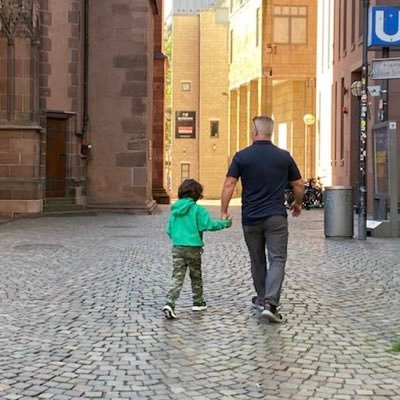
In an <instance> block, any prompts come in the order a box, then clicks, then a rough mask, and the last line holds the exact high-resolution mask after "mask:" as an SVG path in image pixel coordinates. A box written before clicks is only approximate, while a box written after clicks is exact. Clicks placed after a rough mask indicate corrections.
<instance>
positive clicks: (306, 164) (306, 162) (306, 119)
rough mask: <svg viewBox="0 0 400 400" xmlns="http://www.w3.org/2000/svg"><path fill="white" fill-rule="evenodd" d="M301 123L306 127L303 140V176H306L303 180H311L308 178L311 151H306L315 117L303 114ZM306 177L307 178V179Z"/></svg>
mask: <svg viewBox="0 0 400 400" xmlns="http://www.w3.org/2000/svg"><path fill="white" fill-rule="evenodd" d="M303 122H304V124H305V126H306V129H305V140H304V174H305V175H306V176H305V178H306V179H308V178H312V176H310V172H311V171H310V169H311V168H310V165H311V162H309V161H310V160H309V157H311V153H312V152H311V149H308V147H309V139H310V137H311V126H312V125H314V124H315V117H314V115H312V114H305V115H304V117H303ZM307 177H308V178H307Z"/></svg>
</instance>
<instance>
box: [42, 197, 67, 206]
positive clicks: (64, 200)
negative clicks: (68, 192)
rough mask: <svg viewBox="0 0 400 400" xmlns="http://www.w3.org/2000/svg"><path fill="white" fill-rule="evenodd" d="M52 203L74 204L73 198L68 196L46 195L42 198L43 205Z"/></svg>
mask: <svg viewBox="0 0 400 400" xmlns="http://www.w3.org/2000/svg"><path fill="white" fill-rule="evenodd" d="M47 204H48V205H53V204H75V198H74V197H71V196H68V197H47V198H46V199H44V205H47Z"/></svg>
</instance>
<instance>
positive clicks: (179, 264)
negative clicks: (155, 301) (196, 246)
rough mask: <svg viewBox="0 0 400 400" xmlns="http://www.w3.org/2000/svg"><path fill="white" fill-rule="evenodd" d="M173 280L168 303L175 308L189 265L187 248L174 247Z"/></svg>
mask: <svg viewBox="0 0 400 400" xmlns="http://www.w3.org/2000/svg"><path fill="white" fill-rule="evenodd" d="M172 265H173V270H172V278H171V283H170V289H169V291H168V294H167V302H168V303H171V305H172V306H173V307H175V301H176V299H177V298H178V297H179V295H180V293H181V290H182V286H183V281H184V280H185V275H186V269H187V264H186V260H185V248H182V247H173V248H172Z"/></svg>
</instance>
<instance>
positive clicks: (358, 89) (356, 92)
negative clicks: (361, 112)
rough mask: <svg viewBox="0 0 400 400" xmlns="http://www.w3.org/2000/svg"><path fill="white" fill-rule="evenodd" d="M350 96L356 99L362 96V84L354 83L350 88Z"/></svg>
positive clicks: (359, 82)
mask: <svg viewBox="0 0 400 400" xmlns="http://www.w3.org/2000/svg"><path fill="white" fill-rule="evenodd" d="M350 91H351V94H352V95H353V96H356V97H361V94H362V82H361V81H354V82H353V83H352V84H351V87H350Z"/></svg>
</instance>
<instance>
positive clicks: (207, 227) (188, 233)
mask: <svg viewBox="0 0 400 400" xmlns="http://www.w3.org/2000/svg"><path fill="white" fill-rule="evenodd" d="M230 226H231V221H230V220H228V219H224V220H223V219H212V218H211V217H210V214H209V213H208V211H207V210H206V209H205V208H204V207H202V206H200V205H198V204H197V203H196V202H195V201H194V200H193V199H192V198H191V197H184V198H183V199H179V200H178V201H176V202H175V203H174V204H173V205H172V206H171V213H170V215H169V219H168V225H167V229H166V232H167V234H168V236H169V237H170V238H171V240H172V244H173V245H174V246H194V247H202V246H204V243H203V232H204V231H218V230H220V229H224V228H228V227H230Z"/></svg>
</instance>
